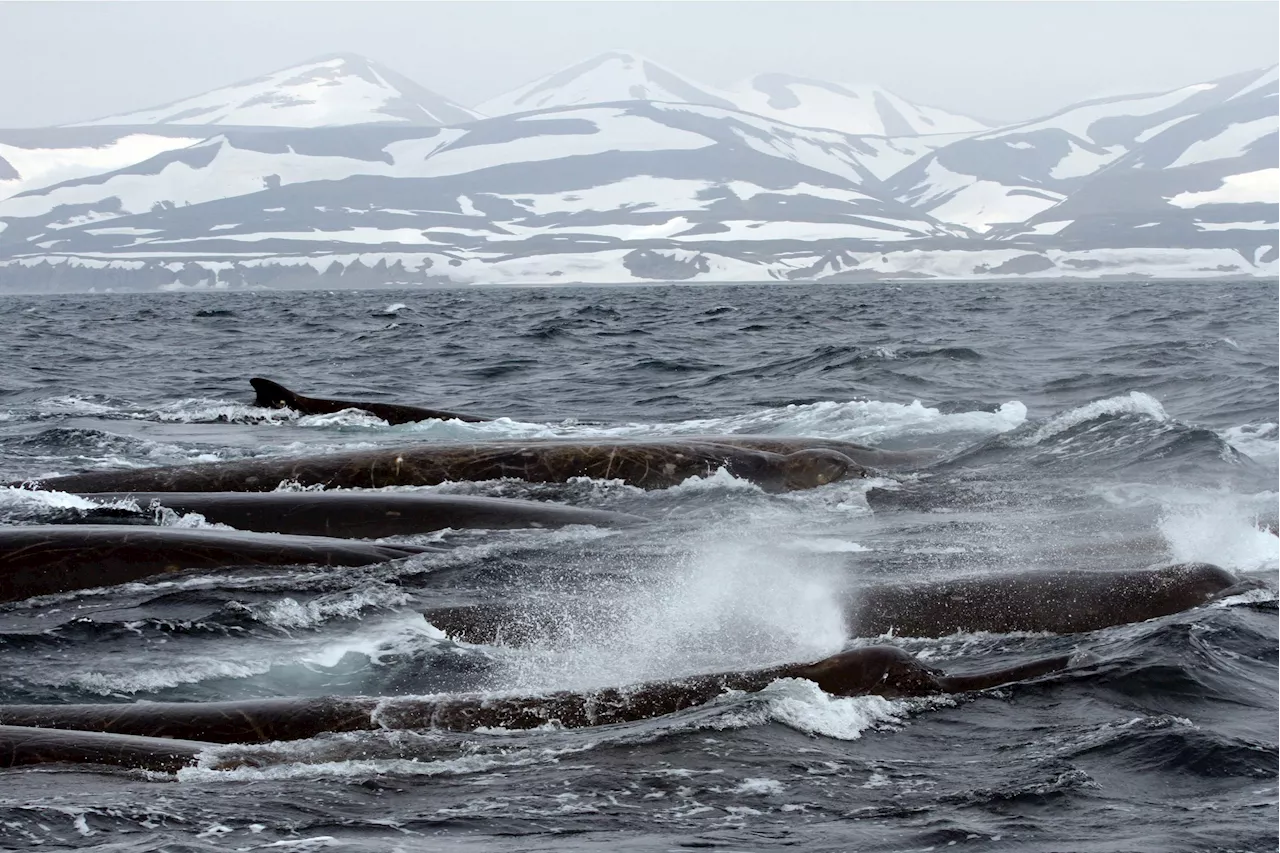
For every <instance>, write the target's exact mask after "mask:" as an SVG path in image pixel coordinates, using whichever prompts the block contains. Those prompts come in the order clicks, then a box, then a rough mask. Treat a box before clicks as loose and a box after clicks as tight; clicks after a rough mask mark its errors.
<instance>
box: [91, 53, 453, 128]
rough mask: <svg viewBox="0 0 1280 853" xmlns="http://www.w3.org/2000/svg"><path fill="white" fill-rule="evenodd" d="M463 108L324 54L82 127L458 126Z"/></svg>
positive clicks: (369, 65)
mask: <svg viewBox="0 0 1280 853" xmlns="http://www.w3.org/2000/svg"><path fill="white" fill-rule="evenodd" d="M474 118H476V114H475V113H474V112H473V111H471V110H469V109H467V108H466V107H463V106H460V105H459V104H455V103H454V102H453V101H450V100H449V99H448V98H445V97H443V96H441V95H437V94H436V93H435V92H432V91H430V90H428V89H425V88H423V87H422V86H420V85H418V84H417V83H415V82H413V81H412V80H410V79H408V78H407V77H404V76H402V75H400V74H397V73H396V72H395V71H392V70H391V69H389V68H384V67H382V66H381V65H378V64H377V63H374V62H370V61H369V60H367V59H364V58H363V57H360V56H354V55H347V54H343V55H339V56H329V57H323V58H321V59H317V60H313V61H311V62H306V63H303V64H302V65H295V66H292V67H290V68H286V69H284V70H282V71H276V72H275V73H273V74H267V75H266V76H264V77H258V78H255V79H253V80H247V81H245V82H243V83H237V84H235V85H232V86H226V87H224V88H222V89H215V90H214V91H212V92H206V93H205V94H203V95H197V96H195V97H194V98H187V99H185V100H181V101H175V102H173V103H171V104H164V105H162V106H159V107H152V108H150V109H145V110H139V111H137V112H132V113H123V114H120V115H113V116H107V117H105V118H99V119H94V120H93V121H86V122H80V123H79V125H81V126H84V125H99V126H101V125H149V124H181V125H223V126H246V127H333V126H335V125H351V124H382V123H389V122H395V123H408V124H426V125H441V124H459V123H462V122H466V121H470V120H472V119H474Z"/></svg>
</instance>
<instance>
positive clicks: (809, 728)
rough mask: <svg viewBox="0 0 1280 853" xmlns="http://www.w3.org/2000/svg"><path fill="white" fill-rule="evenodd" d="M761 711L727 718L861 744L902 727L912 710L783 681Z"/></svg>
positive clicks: (768, 692)
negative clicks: (871, 732)
mask: <svg viewBox="0 0 1280 853" xmlns="http://www.w3.org/2000/svg"><path fill="white" fill-rule="evenodd" d="M759 699H761V700H762V701H763V705H761V706H759V708H758V709H755V710H750V711H741V712H736V713H731V714H729V715H727V716H728V717H729V718H731V719H735V718H736V721H737V722H739V723H741V724H745V725H755V724H758V723H762V722H765V721H767V720H772V721H774V722H778V723H782V724H783V725H785V726H790V727H791V728H793V729H796V730H797V731H802V732H806V733H808V734H816V735H822V736H824V737H830V738H835V739H837V740H857V739H858V738H860V737H862V734H863V732H865V731H867V730H868V729H875V728H884V727H891V726H897V725H901V724H902V722H903V721H904V720H905V718H906V715H907V712H908V710H909V708H910V706H909V705H908V704H907V703H906V702H904V701H902V700H890V699H885V698H884V697H882V696H831V695H828V694H827V693H824V692H822V690H821V688H819V687H818V685H816V684H814V683H813V682H812V681H808V680H807V679H801V678H780V679H778V680H777V681H775V682H773V683H772V684H770V685H769V686H768V687H766V688H765V689H764V690H762V691H761V692H760V694H759Z"/></svg>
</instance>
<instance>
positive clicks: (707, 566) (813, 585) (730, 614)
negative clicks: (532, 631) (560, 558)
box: [508, 511, 846, 690]
mask: <svg viewBox="0 0 1280 853" xmlns="http://www.w3.org/2000/svg"><path fill="white" fill-rule="evenodd" d="M793 521H794V516H793V515H791V514H790V513H784V514H782V515H779V514H777V513H776V511H774V512H773V513H758V514H755V515H754V516H753V517H752V518H751V519H750V520H748V521H746V522H745V523H741V524H734V525H731V526H726V525H721V526H719V527H717V528H714V529H711V530H707V531H703V532H699V533H698V534H695V537H696V538H695V540H694V541H692V542H691V543H689V544H688V545H687V546H686V547H684V548H681V549H678V550H673V551H671V552H668V553H667V554H666V555H664V556H659V557H655V558H653V564H652V565H632V566H625V567H614V568H615V571H617V570H621V571H623V572H624V573H625V574H626V575H627V576H628V582H626V583H623V584H621V585H620V586H616V587H613V588H609V589H604V590H603V591H602V592H601V593H600V594H599V595H598V596H597V597H595V598H594V599H591V600H588V601H586V602H583V603H580V604H575V605H573V606H569V607H567V609H566V610H565V611H564V612H563V613H561V614H560V616H559V618H560V619H561V621H562V622H563V623H566V624H564V625H562V627H567V628H568V630H566V631H562V637H563V639H560V640H557V641H555V642H554V643H553V644H552V645H551V646H550V648H548V649H547V650H546V651H545V652H544V653H542V654H536V653H530V654H527V655H522V656H520V657H519V658H517V659H515V660H513V661H511V662H509V666H510V673H509V678H508V680H509V681H510V682H511V684H510V686H511V687H512V688H514V689H532V690H543V689H565V688H574V689H581V688H590V687H599V686H607V685H618V684H628V683H635V682H640V681H649V680H656V679H663V678H673V677H678V676H682V675H689V674H693V673H698V672H714V671H724V670H734V669H748V668H755V667H760V666H766V665H769V664H774V663H778V662H781V661H788V660H795V661H799V660H814V659H817V658H821V657H824V656H826V655H829V654H832V653H833V652H835V651H838V650H839V649H840V648H842V647H843V644H844V639H845V633H846V631H845V622H844V612H843V607H842V605H841V602H842V601H844V600H845V598H846V596H845V595H844V594H843V586H844V580H843V578H844V575H845V572H843V571H842V563H843V559H844V558H843V556H842V555H841V554H814V553H800V552H796V551H785V550H779V549H773V548H772V547H770V545H771V543H775V542H777V541H779V540H780V539H782V538H783V534H782V530H785V529H787V528H789V527H791V526H792V522H793Z"/></svg>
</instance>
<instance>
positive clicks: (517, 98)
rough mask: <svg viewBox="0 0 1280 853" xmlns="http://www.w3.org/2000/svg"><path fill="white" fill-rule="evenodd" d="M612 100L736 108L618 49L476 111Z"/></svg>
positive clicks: (497, 112)
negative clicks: (669, 102)
mask: <svg viewBox="0 0 1280 853" xmlns="http://www.w3.org/2000/svg"><path fill="white" fill-rule="evenodd" d="M611 101H673V102H675V103H687V104H699V105H703V106H709V107H721V108H723V109H735V108H736V105H735V104H734V103H733V102H732V101H730V100H729V99H728V98H726V97H725V96H724V95H722V94H720V93H718V92H716V91H715V90H714V89H712V88H710V87H707V86H703V85H701V84H699V83H694V82H693V81H691V80H689V79H687V78H685V77H683V76H681V75H679V74H677V73H676V72H674V71H671V70H670V69H668V68H665V67H664V66H662V65H659V64H658V63H657V62H654V61H653V60H652V59H647V58H646V57H643V56H640V55H639V54H637V53H633V52H630V51H622V50H612V51H607V52H605V53H601V54H597V55H596V56H593V57H591V58H590V59H587V60H584V61H582V62H579V63H577V64H575V65H571V66H569V67H568V68H564V69H562V70H560V71H557V72H555V73H553V74H548V75H547V76H545V77H541V78H539V79H537V80H534V81H533V82H532V83H528V84H526V85H524V86H521V87H520V88H518V89H513V90H512V91H510V92H506V93H505V94H502V95H499V96H498V97H496V98H491V99H489V100H488V101H485V102H484V103H483V104H480V105H479V106H478V107H476V109H477V110H478V111H479V112H481V113H483V114H484V115H489V116H498V115H507V114H509V113H519V112H527V111H530V110H540V109H548V108H551V107H569V106H576V105H578V104H599V103H608V102H611Z"/></svg>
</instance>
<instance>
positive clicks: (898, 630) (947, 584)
mask: <svg viewBox="0 0 1280 853" xmlns="http://www.w3.org/2000/svg"><path fill="white" fill-rule="evenodd" d="M1256 585H1258V584H1257V583H1255V582H1250V581H1241V580H1240V579H1239V578H1237V577H1236V576H1234V575H1232V574H1231V573H1230V572H1228V571H1226V570H1225V569H1221V568H1219V567H1217V566H1213V565H1210V564H1208V563H1180V564H1176V565H1171V566H1164V567H1162V568H1158V569H1142V570H1135V571H1127V572H1087V571H1064V572H1021V573H1018V574H1009V575H987V576H983V577H974V578H960V579H957V580H948V581H939V582H935V583H926V584H882V585H876V586H873V587H868V588H866V589H864V590H863V591H862V592H861V593H860V594H859V595H858V596H857V597H856V598H855V600H854V601H852V602H851V603H850V607H849V611H848V613H849V625H850V629H851V632H852V633H853V634H854V635H855V636H861V637H875V636H879V635H881V634H886V633H890V632H892V633H893V634H894V635H896V636H902V637H945V636H947V635H949V634H954V633H956V632H959V631H988V632H991V633H996V634H1007V633H1010V632H1014V631H1029V632H1035V631H1048V632H1050V633H1054V634H1074V633H1079V632H1083V631H1096V630H1099V629H1101V628H1108V627H1111V626H1113V625H1124V624H1128V623H1131V622H1143V621H1146V620H1147V619H1155V618H1157V617H1159V616H1167V615H1169V614H1171V613H1179V612H1181V611H1183V610H1189V609H1191V608H1193V607H1198V606H1199V605H1202V604H1206V603H1208V602H1210V601H1213V600H1214V599H1217V598H1221V597H1223V596H1225V595H1231V594H1234V593H1235V592H1238V591H1243V590H1244V589H1246V588H1250V587H1252V586H1256Z"/></svg>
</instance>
